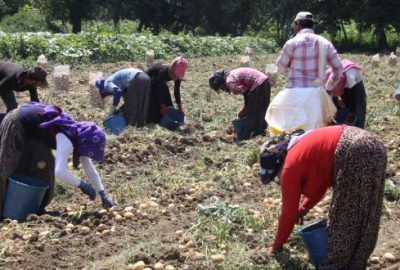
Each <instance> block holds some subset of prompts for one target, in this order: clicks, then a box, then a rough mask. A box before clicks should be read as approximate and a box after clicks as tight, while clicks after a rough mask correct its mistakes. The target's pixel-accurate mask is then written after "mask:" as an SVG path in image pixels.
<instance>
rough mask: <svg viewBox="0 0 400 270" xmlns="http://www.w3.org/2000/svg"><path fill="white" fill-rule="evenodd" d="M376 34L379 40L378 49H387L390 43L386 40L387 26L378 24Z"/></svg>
mask: <svg viewBox="0 0 400 270" xmlns="http://www.w3.org/2000/svg"><path fill="white" fill-rule="evenodd" d="M375 35H376V39H377V41H378V49H380V50H385V49H387V47H388V44H387V41H386V30H385V26H383V25H376V26H375Z"/></svg>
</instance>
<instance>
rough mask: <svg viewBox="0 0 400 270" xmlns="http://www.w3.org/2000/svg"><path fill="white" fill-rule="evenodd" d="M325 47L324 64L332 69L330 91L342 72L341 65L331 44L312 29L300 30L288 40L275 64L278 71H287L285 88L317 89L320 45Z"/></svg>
mask: <svg viewBox="0 0 400 270" xmlns="http://www.w3.org/2000/svg"><path fill="white" fill-rule="evenodd" d="M321 44H322V45H323V46H325V47H326V57H327V59H326V63H327V64H328V65H329V66H331V67H332V71H333V76H332V77H331V79H330V80H331V82H330V83H329V84H328V83H327V85H331V86H332V87H331V89H327V90H332V88H333V86H335V85H336V84H337V83H338V81H339V78H340V76H341V75H342V72H343V67H342V63H341V60H340V57H339V56H338V54H337V52H336V49H335V48H334V47H333V45H332V43H331V42H329V41H328V40H326V39H325V38H323V37H322V36H318V35H316V34H314V31H313V30H312V29H302V30H300V31H299V32H298V33H297V35H296V36H295V37H293V38H291V39H290V40H288V41H287V42H286V43H285V45H284V46H283V49H282V51H281V55H280V56H279V58H278V60H276V64H277V66H278V69H279V70H280V71H281V70H286V69H289V76H288V84H287V88H295V87H299V88H302V87H317V86H318V85H316V84H315V80H316V79H317V78H318V55H319V47H318V46H320V45H321Z"/></svg>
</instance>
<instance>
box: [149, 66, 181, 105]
mask: <svg viewBox="0 0 400 270" xmlns="http://www.w3.org/2000/svg"><path fill="white" fill-rule="evenodd" d="M168 68H169V65H168V64H162V63H156V64H154V65H152V66H151V67H150V68H149V69H148V70H147V71H146V74H147V75H149V77H150V78H151V84H152V91H155V95H156V96H157V100H158V103H159V105H161V104H164V105H165V104H167V103H168V101H169V100H171V94H170V93H169V89H168V87H165V84H166V82H168V81H172V78H171V77H170V76H169V73H168ZM180 88H181V80H176V81H174V97H175V102H176V103H177V104H182V101H181V92H180Z"/></svg>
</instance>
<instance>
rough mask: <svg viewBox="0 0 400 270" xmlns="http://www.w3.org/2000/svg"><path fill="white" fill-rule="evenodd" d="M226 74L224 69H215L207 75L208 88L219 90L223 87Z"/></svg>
mask: <svg viewBox="0 0 400 270" xmlns="http://www.w3.org/2000/svg"><path fill="white" fill-rule="evenodd" d="M227 76H228V72H227V71H225V70H222V69H221V70H217V71H216V72H214V73H213V74H211V75H210V76H209V77H208V84H209V85H210V88H211V89H213V90H215V91H219V90H220V89H223V88H224V85H225V81H226V77H227Z"/></svg>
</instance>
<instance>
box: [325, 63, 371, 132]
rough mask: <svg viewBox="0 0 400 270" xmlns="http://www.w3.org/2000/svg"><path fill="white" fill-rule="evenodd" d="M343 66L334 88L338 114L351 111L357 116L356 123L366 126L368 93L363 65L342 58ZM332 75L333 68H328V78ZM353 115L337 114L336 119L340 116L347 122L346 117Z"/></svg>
mask: <svg viewBox="0 0 400 270" xmlns="http://www.w3.org/2000/svg"><path fill="white" fill-rule="evenodd" d="M342 66H343V74H342V76H340V80H339V82H338V84H337V85H336V86H335V87H334V88H333V89H332V97H333V103H335V106H336V108H337V109H338V114H339V113H340V111H341V110H342V111H344V112H349V113H350V114H351V115H352V116H353V117H355V122H354V125H355V126H356V127H359V128H364V127H365V115H366V113H367V94H366V92H365V88H364V83H363V75H362V73H361V67H359V66H358V65H357V64H356V63H354V62H352V61H350V60H347V59H343V60H342ZM332 76H333V75H332V69H331V68H329V69H327V71H326V78H327V79H328V80H329V79H331V77H332ZM340 109H341V110H340ZM351 115H349V114H347V115H343V116H342V115H337V117H336V119H338V118H339V117H340V118H344V119H340V120H341V122H343V123H346V118H350V117H349V116H351Z"/></svg>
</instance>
